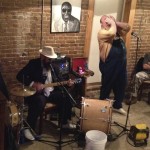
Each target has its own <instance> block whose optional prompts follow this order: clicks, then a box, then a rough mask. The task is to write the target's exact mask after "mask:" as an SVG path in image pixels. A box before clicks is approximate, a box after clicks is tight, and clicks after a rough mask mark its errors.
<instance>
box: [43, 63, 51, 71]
mask: <svg viewBox="0 0 150 150" xmlns="http://www.w3.org/2000/svg"><path fill="white" fill-rule="evenodd" d="M43 66H44V68H46V70H49V69H50V62H43Z"/></svg>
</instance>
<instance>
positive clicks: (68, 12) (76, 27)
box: [51, 0, 81, 33]
mask: <svg viewBox="0 0 150 150" xmlns="http://www.w3.org/2000/svg"><path fill="white" fill-rule="evenodd" d="M51 14H52V15H51V32H65V33H66V32H79V31H80V17H81V0H78V1H76V0H68V1H66V0H52V12H51Z"/></svg>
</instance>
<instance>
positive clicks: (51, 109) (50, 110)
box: [38, 102, 57, 134]
mask: <svg viewBox="0 0 150 150" xmlns="http://www.w3.org/2000/svg"><path fill="white" fill-rule="evenodd" d="M56 112H57V106H56V105H55V104H53V103H50V102H48V103H46V105H45V108H44V111H43V113H42V114H41V115H40V118H39V131H38V132H39V134H42V129H43V119H46V118H47V115H48V114H54V113H56Z"/></svg>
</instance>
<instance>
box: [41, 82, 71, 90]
mask: <svg viewBox="0 0 150 150" xmlns="http://www.w3.org/2000/svg"><path fill="white" fill-rule="evenodd" d="M67 83H68V81H61V82H55V83H47V84H44V88H47V87H53V86H60V85H65V84H67Z"/></svg>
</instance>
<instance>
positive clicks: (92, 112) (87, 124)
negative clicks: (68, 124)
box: [80, 98, 113, 134]
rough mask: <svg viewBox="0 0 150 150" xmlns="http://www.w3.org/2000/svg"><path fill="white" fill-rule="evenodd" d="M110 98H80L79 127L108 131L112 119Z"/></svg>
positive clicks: (84, 129) (83, 129)
mask: <svg viewBox="0 0 150 150" xmlns="http://www.w3.org/2000/svg"><path fill="white" fill-rule="evenodd" d="M112 102H113V101H112V100H98V99H85V98H83V99H82V106H81V112H80V115H81V117H80V129H81V131H83V132H87V131H88V130H100V131H103V132H104V133H106V134H107V133H109V131H110V125H111V119H112Z"/></svg>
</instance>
